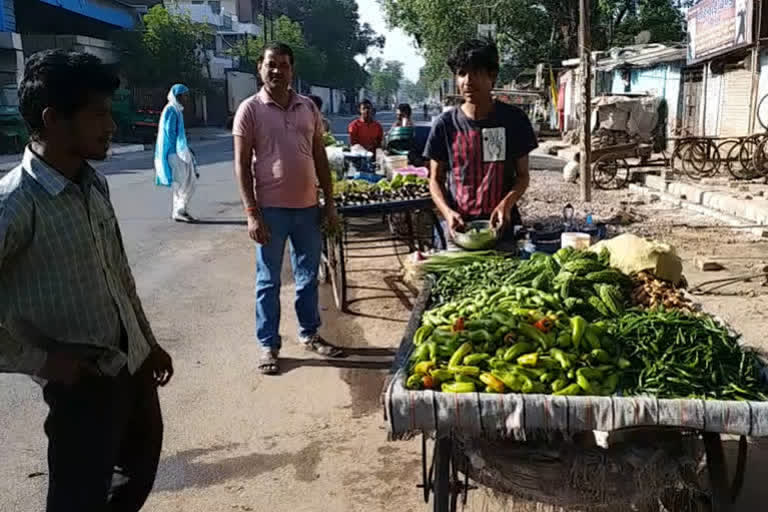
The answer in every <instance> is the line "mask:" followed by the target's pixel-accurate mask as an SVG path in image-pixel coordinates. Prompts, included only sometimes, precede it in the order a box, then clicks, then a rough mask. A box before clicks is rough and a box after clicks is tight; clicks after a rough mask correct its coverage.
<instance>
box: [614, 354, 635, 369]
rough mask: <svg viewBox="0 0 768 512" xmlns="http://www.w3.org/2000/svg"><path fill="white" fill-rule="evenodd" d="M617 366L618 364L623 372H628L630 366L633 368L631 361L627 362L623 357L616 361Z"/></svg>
mask: <svg viewBox="0 0 768 512" xmlns="http://www.w3.org/2000/svg"><path fill="white" fill-rule="evenodd" d="M616 364H617V365H618V366H619V368H621V369H622V370H626V369H627V368H629V367H630V366H632V363H630V362H629V360H627V359H624V358H623V357H620V358H619V359H618V360H617V361H616Z"/></svg>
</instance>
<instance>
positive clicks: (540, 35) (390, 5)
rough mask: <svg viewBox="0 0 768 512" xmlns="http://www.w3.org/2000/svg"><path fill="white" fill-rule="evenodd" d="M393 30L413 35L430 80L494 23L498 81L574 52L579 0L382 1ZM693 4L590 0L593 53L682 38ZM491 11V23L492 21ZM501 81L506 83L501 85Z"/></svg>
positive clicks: (661, 0)
mask: <svg viewBox="0 0 768 512" xmlns="http://www.w3.org/2000/svg"><path fill="white" fill-rule="evenodd" d="M379 1H380V2H381V4H382V6H383V7H384V11H385V15H386V17H387V20H388V22H389V23H390V25H393V26H397V27H400V28H402V29H403V30H404V31H405V32H407V33H409V34H411V35H413V36H414V37H415V39H416V41H417V43H418V44H419V46H420V47H421V49H422V51H423V52H424V56H425V58H426V61H427V65H426V70H425V74H426V76H427V78H428V81H429V82H430V83H433V82H435V81H436V80H438V79H441V78H443V77H445V76H446V74H447V69H446V67H445V60H446V59H447V57H448V55H449V54H450V52H451V50H452V49H453V47H454V46H455V45H456V44H457V43H458V42H460V41H462V40H464V39H468V38H470V37H475V35H476V32H477V25H478V24H479V23H488V22H489V21H493V22H494V23H496V24H497V30H498V33H497V42H498V44H499V49H500V51H501V54H502V55H503V59H502V78H503V79H507V78H511V77H513V76H514V74H515V72H516V71H519V70H521V69H524V68H528V67H531V66H533V65H535V64H537V63H540V62H549V63H552V64H559V62H560V61H562V60H564V59H567V58H569V57H575V56H576V55H578V25H579V10H578V2H575V1H572V0H536V1H532V0H497V1H495V2H492V3H491V1H490V0H488V2H489V4H490V5H489V4H486V5H483V4H480V3H478V2H477V0H379ZM686 2H690V0H595V1H593V2H592V13H591V16H592V43H593V47H594V48H595V49H596V50H605V49H608V48H610V47H612V46H616V45H624V44H631V43H633V40H634V37H635V36H636V35H637V34H638V33H639V32H640V31H641V30H649V31H650V33H651V42H668V41H682V39H683V35H684V32H683V19H682V14H681V11H680V7H681V6H682V5H683V4H685V3H686ZM489 7H492V10H491V12H490V16H491V19H490V20H489V17H488V16H489V12H488V11H489V9H488V8H489ZM502 81H506V80H502Z"/></svg>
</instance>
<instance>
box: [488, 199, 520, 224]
mask: <svg viewBox="0 0 768 512" xmlns="http://www.w3.org/2000/svg"><path fill="white" fill-rule="evenodd" d="M514 206H515V203H514V202H512V201H508V200H504V201H502V202H501V203H499V205H498V206H497V207H496V209H494V210H493V212H492V213H491V227H492V228H493V229H495V230H496V231H499V232H501V231H504V229H505V228H506V227H507V226H508V225H509V222H510V221H511V220H512V208H513V207H514Z"/></svg>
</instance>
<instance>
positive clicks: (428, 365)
mask: <svg viewBox="0 0 768 512" xmlns="http://www.w3.org/2000/svg"><path fill="white" fill-rule="evenodd" d="M434 367H435V362H434V361H422V362H420V363H418V364H417V365H416V366H414V367H413V373H416V374H419V375H427V374H428V373H429V372H430V370H432V368H434Z"/></svg>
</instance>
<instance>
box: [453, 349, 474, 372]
mask: <svg viewBox="0 0 768 512" xmlns="http://www.w3.org/2000/svg"><path fill="white" fill-rule="evenodd" d="M470 352H472V344H471V343H464V344H463V345H461V346H460V347H459V348H457V349H456V352H454V353H453V355H452V356H451V359H450V361H448V368H450V367H452V366H458V365H460V364H461V362H462V361H463V360H464V358H465V357H466V356H467V355H468V354H469V353H470Z"/></svg>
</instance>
